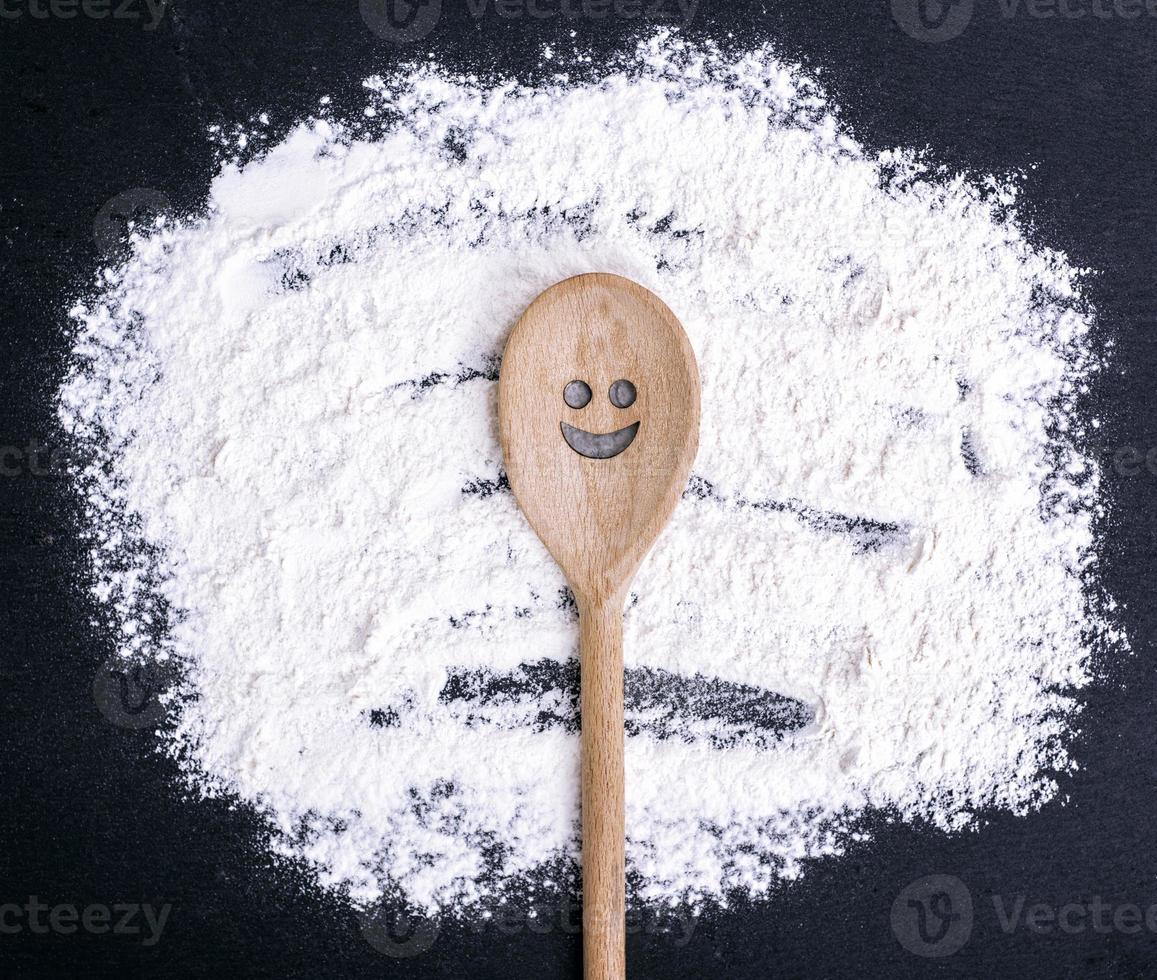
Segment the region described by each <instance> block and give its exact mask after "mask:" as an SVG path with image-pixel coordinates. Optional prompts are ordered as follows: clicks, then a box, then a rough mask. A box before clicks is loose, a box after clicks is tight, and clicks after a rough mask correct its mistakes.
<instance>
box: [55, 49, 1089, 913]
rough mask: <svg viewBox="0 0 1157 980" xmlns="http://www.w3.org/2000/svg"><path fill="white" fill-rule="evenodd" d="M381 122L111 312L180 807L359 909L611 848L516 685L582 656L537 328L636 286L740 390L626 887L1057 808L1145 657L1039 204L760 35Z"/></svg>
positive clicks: (497, 879) (108, 487)
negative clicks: (552, 506)
mask: <svg viewBox="0 0 1157 980" xmlns="http://www.w3.org/2000/svg"><path fill="white" fill-rule="evenodd" d="M367 90H368V94H367V98H368V99H369V100H370V108H369V110H368V111H367V114H366V115H367V117H372V126H373V127H374V129H373V132H372V134H371V133H367V132H366V131H365V130H364V129H358V130H354V129H351V128H349V127H348V126H344V125H342V124H340V123H338V122H336V121H333V120H329V121H325V120H316V119H314V120H310V121H307V122H304V123H302V124H301V125H299V126H298V127H297V128H296V129H294V130H293V131H292V133H291V134H290V135H289V136H288V138H286V139H285V140H284V141H283V142H282V143H280V144H279V145H276V146H272V147H269V148H268V149H267V150H266V151H265V152H263V153H261V154H259V155H258V156H257V158H256V159H254V160H253V161H251V162H249V163H247V164H245V165H244V166H242V165H240V164H237V163H226V164H224V165H223V166H222V169H221V171H220V173H219V175H218V176H217V177H216V179H215V181H214V183H213V186H212V193H211V199H210V201H209V205H208V208H207V211H206V213H205V214H204V215H203V216H201V217H196V218H190V219H188V220H184V221H177V222H169V223H168V224H166V225H164V226H163V227H160V228H157V229H152V230H151V231H150V233H149V234H147V235H141V236H139V237H137V238H136V240H135V241H134V244H133V249H132V253H131V255H130V257H129V258H128V259H127V261H126V262H124V263H123V264H122V265H120V266H119V267H117V268H115V269H110V270H106V271H105V272H104V274H103V275H102V277H101V279H100V281H99V284H98V286H97V288H96V289H95V290H94V291H93V292H92V293H91V294H90V295H89V296H88V297H87V298H86V300H85V301H84V302H83V304H81V305H79V306H78V307H77V308H76V309H75V310H74V316H75V317H76V319H77V321H78V327H77V340H76V365H75V368H74V370H73V372H72V374H71V376H70V377H69V379H68V381H67V383H66V385H65V387H64V389H63V391H62V394H61V402H60V404H61V408H60V412H61V418H62V420H63V422H64V424H65V426H66V427H67V428H68V429H69V430H70V431H72V432H74V433H75V434H76V436H77V438H78V439H79V440H80V441H81V443H82V444H83V445H85V446H87V448H88V451H89V452H90V453H91V454H92V465H91V466H87V467H86V468H84V470H83V472H80V473H78V484H79V485H80V486H81V487H82V492H83V493H84V495H85V499H86V501H87V507H88V512H89V515H90V519H91V525H92V534H93V551H92V556H93V563H94V564H93V574H94V579H95V582H96V590H97V594H98V596H99V598H100V599H101V600H102V602H103V603H104V604H105V605H106V606H107V607H108V609H109V612H110V615H111V616H112V617H113V621H114V622H115V624H116V626H117V628H118V629H119V630H120V632H121V634H122V635H123V654H124V656H126V657H139V658H153V659H155V658H162V659H163V658H172V660H173V662H176V663H179V664H180V665H181V677H182V681H181V689H180V690H179V691H178V692H176V694H175V695H174V697H173V698H172V702H171V715H172V722H171V724H170V725H169V726H167V728H166V729H165V731H164V732H163V735H162V737H163V740H164V745H165V746H166V748H167V749H168V751H170V752H171V753H172V755H173V756H174V757H175V758H176V759H178V760H179V761H180V764H181V766H182V768H183V770H184V771H185V772H186V774H187V778H188V780H189V781H190V784H191V785H193V786H194V787H196V788H198V789H199V790H201V791H203V792H206V793H227V794H232V795H234V796H235V797H236V798H238V799H239V800H241V801H245V802H247V803H249V804H252V805H254V806H256V807H258V808H259V809H260V811H261V812H262V813H264V814H265V815H267V817H268V819H269V821H270V824H271V826H272V827H273V828H274V834H273V840H274V846H275V847H276V848H278V849H279V850H280V851H282V852H283V853H285V854H287V855H291V856H293V857H297V858H302V859H305V860H306V861H308V862H309V863H311V865H312V866H313V867H315V868H316V870H317V873H318V876H319V878H320V881H321V882H322V883H323V884H324V885H326V886H330V887H339V888H348V889H349V893H350V895H351V896H352V897H353V898H354V900H356V901H359V902H369V901H372V900H374V899H375V898H376V897H378V896H379V895H381V894H382V893H383V892H384V891H393V890H400V892H401V893H402V894H404V895H405V897H406V898H407V899H408V900H410V901H411V902H413V903H415V904H416V905H420V906H424V907H428V908H449V907H455V908H459V909H460V908H463V907H469V906H471V905H472V904H473V903H476V902H477V901H479V900H481V899H482V898H484V897H485V896H488V895H493V894H495V893H496V892H497V891H500V890H501V889H502V888H503V887H504V885H506V886H508V885H509V884H510V883H511V882H512V881H525V880H528V879H530V880H540V879H541V876H542V875H543V874H547V872H544V871H542V870H541V869H543V868H555V869H558V868H561V867H565V866H566V863H567V861H568V859H572V858H573V859H576V860H577V854H578V785H579V783H578V739H577V736H576V734H575V723H574V704H573V692H572V691H571V690H570V689H569V687H568V686H567V685H562V684H560V685H558V686H555V687H551V686H550V685H549V684H547V685H546V686H545V687H542V686H541V685H540V687H539V688H535V687H534V685H533V684H529V683H525V684H522V686H521V687H519V684H518V683H514V686H513V688H512V689H508V690H506V693H504V694H503V693H494V692H493V691H492V692H491V693H490V694H489V695H487V694H486V693H485V692H482V693H479V690H478V689H481V688H484V687H486V684H487V683H488V682H485V681H484V680H483V681H479V680H478V679H479V678H483V679H485V678H502V677H506V678H507V679H510V678H513V679H514V680H515V681H516V682H517V681H518V679H519V678H521V679H522V680H524V681H525V680H526V679H527V678H531V677H538V676H541V671H542V670H544V669H546V668H545V667H544V664H545V665H546V666H549V665H550V664H551V663H561V662H569V661H570V660H571V658H574V657H575V656H576V644H577V626H576V620H575V613H574V609H573V605H572V604H571V602H569V601H568V594H567V592H566V590H565V582H564V580H563V579H562V577H561V575H560V573H559V571H558V570H557V568H556V567H555V566H554V564H553V563H552V562H551V561H550V559H549V557H548V556H547V554H546V553H545V551H544V550H543V548H542V546H541V545H540V544H539V542H538V540H537V539H536V538H535V536H534V534H533V533H532V532H531V531H530V530H529V528H528V527H527V525H526V523H525V521H524V520H523V518H522V517H521V515H520V514H519V512H518V511H517V509H516V506H515V503H514V500H513V498H512V496H511V495H510V493H509V490H508V489H507V487H506V485H505V479H504V476H503V473H502V469H501V453H500V450H499V447H498V443H497V439H496V425H495V393H496V384H495V382H496V378H497V371H498V363H499V356H500V353H501V350H502V345H503V341H504V338H505V336H506V334H507V332H508V330H509V329H510V327H511V325H512V324H513V322H514V321H515V320H516V319H517V317H518V316H519V314H520V313H521V312H522V310H523V309H524V308H525V306H526V305H527V304H528V303H529V301H530V300H531V299H532V298H533V297H534V296H535V295H536V294H538V293H539V292H540V291H541V290H543V289H545V288H546V287H547V286H549V285H551V284H552V283H554V282H556V281H558V280H560V279H563V278H565V277H567V276H570V275H574V274H577V273H581V272H588V271H592V270H602V271H608V272H614V273H619V274H621V275H625V276H628V277H630V278H633V279H636V280H638V281H639V282H641V283H643V284H644V285H646V286H647V287H648V288H650V289H651V290H653V291H654V292H656V293H657V294H658V295H659V296H661V297H662V298H663V299H664V300H665V301H666V303H667V304H668V305H669V306H670V307H671V308H672V309H673V310H674V311H675V313H676V315H677V316H678V317H679V318H680V320H681V321H682V323H683V324H684V326H685V328H686V330H687V333H688V335H689V337H690V339H691V342H692V345H693V347H694V349H695V354H696V357H697V358H698V362H699V365H700V370H701V372H702V382H703V415H702V430H701V448H700V451H699V456H698V459H697V461H696V464H695V467H694V474H695V475H694V477H693V480H692V486H691V488H690V490H689V492H688V494H687V495H686V496H685V498H684V500H683V501H682V503H681V504H680V506H679V507H678V508H677V509H676V512H675V515H674V517H673V520H672V523H671V525H670V527H669V528H668V530H667V532H666V533H665V534H664V535H663V536H662V537H661V539H660V540H659V542H658V544H657V546H656V547H655V549H654V551H653V553H652V554H651V555H650V557H649V558H648V559H647V560H646V561H645V563H644V565H643V567H642V569H641V570H640V572H639V575H638V577H637V579H636V580H635V584H634V591H633V597H632V601H631V603H630V604H629V607H628V609H627V611H626V619H625V624H626V625H625V631H626V632H625V643H626V659H627V662H628V665H629V666H630V668H632V669H633V670H636V671H638V670H642V669H644V668H650V669H652V670H654V671H661V672H666V674H667V675H670V676H678V677H681V678H682V679H683V691H684V695H685V697H684V701H686V704H682V705H681V706H674V707H672V708H670V709H669V710H667V711H666V715H665V717H666V721H665V724H666V731H667V733H668V734H669V733H670V732H675V733H677V734H676V735H675V736H673V737H666V738H664V737H660V736H661V734H662V732H660V733H659V734H656V730H655V729H654V728H653V726H652V727H651V728H649V727H648V725H647V724H646V722H647V720H648V717H649V718H650V719H651V720H652V721H654V720H655V718H656V717H658V718H659V719H660V720H662V718H663V717H664V712H665V710H666V709H664V707H663V704H662V700H661V698H652V699H651V700H650V701H648V702H647V704H646V705H644V706H640V705H635V708H634V710H635V712H636V718H635V721H636V723H637V728H638V730H637V733H636V734H634V735H632V737H630V738H629V739H628V748H627V786H628V790H627V810H628V812H627V825H628V835H629V842H628V861H629V866H630V872H631V875H632V901H634V902H659V903H670V902H682V901H693V902H694V901H702V900H704V899H709V898H719V899H723V900H725V899H726V896H727V895H728V894H729V893H731V892H732V891H733V890H739V891H741V892H744V893H748V894H759V893H764V892H766V891H767V890H768V889H770V888H771V887H772V886H773V885H774V884H775V883H776V881H778V880H780V879H783V878H787V877H794V876H797V875H798V874H800V873H801V872H802V871H803V870H804V867H805V862H806V860H807V859H809V858H813V857H817V856H822V855H830V854H838V853H839V851H840V849H841V846H842V842H843V841H844V840H845V839H846V834H847V833H849V832H854V831H855V829H856V826H857V823H856V821H857V817H858V816H859V815H861V814H863V813H864V812H865V811H866V810H868V809H869V808H885V809H887V810H889V811H891V812H893V813H895V814H897V815H899V816H900V817H902V818H904V819H919V818H922V819H926V820H929V821H932V822H934V823H935V824H937V825H939V826H941V827H943V828H945V829H957V828H961V827H964V826H966V825H968V824H969V823H971V822H973V821H974V820H975V819H976V817H977V813H978V811H981V810H982V809H985V808H1000V809H1005V810H1009V811H1012V812H1014V813H1025V812H1027V811H1029V810H1031V809H1033V808H1035V807H1038V806H1040V805H1041V804H1042V803H1043V802H1045V801H1047V800H1048V799H1050V798H1051V797H1053V796H1054V795H1055V794H1056V793H1057V792H1058V786H1057V783H1056V781H1055V776H1056V774H1057V773H1058V772H1063V771H1065V770H1067V769H1069V768H1071V767H1072V766H1073V765H1074V762H1073V760H1072V758H1071V757H1070V755H1069V753H1068V752H1067V751H1066V734H1067V733H1068V732H1069V730H1070V728H1071V720H1072V717H1073V714H1074V712H1075V711H1076V709H1077V702H1076V700H1075V698H1074V692H1075V691H1076V690H1077V689H1078V688H1079V687H1080V686H1081V685H1082V684H1083V683H1085V682H1086V681H1087V679H1088V662H1089V658H1090V654H1091V652H1092V651H1093V649H1094V647H1095V645H1096V644H1097V643H1098V642H1101V641H1102V640H1104V639H1105V638H1106V637H1109V638H1111V632H1110V631H1109V629H1108V627H1107V626H1106V625H1105V624H1104V623H1103V622H1102V620H1101V618H1100V614H1099V613H1098V611H1097V610H1098V608H1099V607H1100V603H1099V602H1098V600H1096V599H1095V598H1094V597H1095V595H1096V593H1097V589H1096V582H1095V580H1094V578H1093V567H1094V545H1095V540H1094V537H1093V533H1092V523H1091V522H1092V519H1093V514H1094V512H1095V508H1096V494H1097V473H1096V470H1095V467H1094V466H1093V464H1092V463H1091V461H1090V460H1089V459H1087V458H1086V457H1085V456H1084V455H1083V454H1082V452H1081V450H1080V446H1081V444H1082V441H1083V440H1084V438H1085V437H1086V431H1085V424H1086V423H1085V422H1083V421H1082V420H1081V416H1080V414H1079V413H1078V411H1077V406H1076V399H1077V398H1078V397H1079V393H1080V389H1081V386H1082V383H1083V381H1082V379H1083V378H1084V377H1085V376H1086V375H1087V374H1088V373H1089V372H1090V371H1091V370H1093V369H1094V368H1095V365H1096V358H1095V357H1094V356H1092V355H1091V354H1090V352H1089V351H1088V341H1087V336H1088V330H1089V326H1090V319H1089V314H1088V313H1087V311H1085V308H1084V307H1083V306H1082V304H1081V303H1080V301H1079V296H1078V294H1077V285H1076V278H1077V273H1076V272H1075V271H1074V270H1073V269H1072V268H1071V267H1070V266H1069V265H1068V264H1067V263H1066V261H1065V259H1064V257H1063V256H1061V255H1058V254H1055V253H1051V252H1047V251H1043V250H1040V249H1037V248H1034V247H1033V246H1031V245H1030V244H1029V243H1028V242H1027V241H1026V239H1025V237H1024V234H1023V232H1022V230H1021V228H1020V227H1019V226H1018V224H1017V222H1016V220H1015V216H1014V214H1013V210H1012V208H1013V203H1014V202H1013V197H1014V192H1013V190H1011V189H1010V188H1009V187H1008V186H1005V185H1004V184H1002V183H1001V182H999V181H996V180H988V181H984V182H975V181H970V180H966V179H963V178H958V177H948V176H945V175H935V174H926V173H925V172H924V170H923V168H922V167H921V165H920V163H919V161H918V159H917V157H916V156H915V155H913V154H911V153H908V152H901V151H895V152H890V153H885V154H883V155H878V156H877V155H869V154H867V153H866V152H865V151H863V150H862V149H861V148H860V147H859V146H858V144H857V143H856V142H855V141H854V140H853V139H852V138H851V137H850V136H849V135H848V134H847V133H846V132H844V131H843V130H842V129H841V127H840V125H839V123H838V122H837V121H836V120H835V119H834V118H833V117H832V115H831V114H830V110H829V109H828V107H827V106H826V104H825V101H824V97H823V93H822V92H821V91H820V90H819V89H818V87H817V86H816V85H815V84H814V83H812V82H811V81H809V80H808V79H806V78H804V77H802V76H801V75H800V73H799V72H798V70H796V69H793V68H792V67H790V66H787V65H784V64H782V63H780V62H778V61H777V60H776V59H775V57H774V55H773V54H772V53H771V52H770V51H768V50H760V51H757V52H754V53H751V54H748V55H745V56H740V57H729V56H723V55H720V54H718V53H713V52H710V51H703V50H701V49H695V48H690V47H685V46H683V45H681V44H679V43H676V42H675V41H674V40H673V39H672V38H671V37H669V36H666V35H660V36H658V37H656V38H654V39H652V40H650V41H648V42H646V43H644V44H643V45H641V46H640V49H639V51H638V53H637V55H636V56H634V57H632V58H631V59H629V63H624V64H622V65H619V66H618V67H615V68H614V69H612V70H610V71H609V72H608V73H607V74H605V75H604V76H603V77H602V78H601V79H600V80H598V81H596V82H586V81H584V82H574V81H568V80H567V79H565V78H563V77H561V76H560V77H559V79H558V80H557V81H556V82H554V83H551V84H549V85H545V86H544V87H540V88H536V89H528V88H522V87H518V86H516V85H513V84H509V85H498V86H488V85H483V84H481V83H479V82H477V81H473V80H470V79H463V78H457V77H451V76H449V75H447V74H445V73H443V72H441V71H439V70H438V69H437V68H432V67H422V68H416V69H413V70H411V71H408V72H405V73H402V74H400V75H398V76H396V77H391V78H386V79H382V78H376V79H372V80H370V81H369V82H367ZM363 125H364V124H362V123H359V124H358V126H359V127H361V126H363ZM559 676H565V677H568V678H572V677H573V674H567V673H566V672H565V671H564V672H562V673H560V674H559ZM471 679H473V680H471ZM471 684H474V688H475V689H471ZM720 684H722V685H733V686H734V687H733V688H729V689H735V690H745V691H751V690H755V691H757V692H759V691H761V692H777V693H779V694H782V695H785V696H788V697H791V698H795V699H798V700H799V701H800V702H802V703H803V704H804V705H806V706H807V707H808V711H809V712H810V713H812V714H813V715H814V718H813V720H812V721H811V723H810V724H808V725H806V726H804V727H802V728H798V729H797V730H793V731H786V732H781V733H779V734H778V735H775V736H774V737H770V736H767V733H764V734H763V736H760V734H759V733H758V732H755V731H754V730H753V729H750V728H748V729H745V728H744V727H743V726H742V725H741V724H735V723H733V722H729V721H726V720H720V719H719V718H718V717H715V716H712V715H711V713H710V712H706V713H705V712H703V711H698V710H697V709H696V707H695V700H696V693H695V692H696V691H697V690H700V691H707V690H709V689H712V690H714V689H716V688H717V687H718V685H720ZM713 685H715V687H713ZM499 686H501V685H499ZM455 691H457V693H455ZM472 691H473V693H472ZM687 692H690V693H687ZM560 719H561V720H560ZM780 736H782V737H780ZM536 874H537V875H538V876H539V879H535V875H536Z"/></svg>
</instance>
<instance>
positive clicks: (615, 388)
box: [559, 378, 639, 459]
mask: <svg viewBox="0 0 1157 980" xmlns="http://www.w3.org/2000/svg"><path fill="white" fill-rule="evenodd" d="M591 397H592V393H591V386H590V385H588V384H587V383H586V382H585V381H581V380H578V379H576V380H574V381H572V382H570V383H569V384H568V385H567V386H566V387H565V388H564V389H563V392H562V400H563V401H564V402H566V403H567V405H568V406H570V407H571V408H574V409H584V408H586V407H587V405H589V404H590V403H591ZM636 397H637V392H636V390H635V386H634V384H632V383H631V382H630V381H628V380H627V379H626V378H619V380H618V381H616V382H615V383H614V384H613V385H611V388H610V391H608V392H607V398H608V399H609V400H610V402H611V404H612V405H614V406H615V408H622V409H626V408H630V407H631V406H632V405H634V404H635V398H636ZM559 425H560V426H561V427H562V437H563V438H564V439H565V440H566V444H567V445H568V446H570V448H571V449H573V450H574V451H575V452H576V453H578V454H579V455H580V456H585V457H586V458H587V459H611V458H613V457H615V456H618V455H619V453H621V452H622V451H623V450H624V449H626V448H627V447H628V446H629V445H630V444H631V443H632V442H634V441H635V436H636V435H638V432H639V422H638V421H635V422H632V423H631V424H630V425H626V426H624V427H623V428H621V429H616V430H615V431H614V432H605V433H601V434H600V433H596V432H587V431H586V429H578V428H576V427H575V426H573V425H568V424H567V423H566V422H560V423H559Z"/></svg>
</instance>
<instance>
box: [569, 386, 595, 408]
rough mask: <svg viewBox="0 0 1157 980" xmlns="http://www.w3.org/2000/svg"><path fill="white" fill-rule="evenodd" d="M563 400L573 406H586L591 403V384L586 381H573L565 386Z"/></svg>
mask: <svg viewBox="0 0 1157 980" xmlns="http://www.w3.org/2000/svg"><path fill="white" fill-rule="evenodd" d="M562 400H563V401H564V402H566V403H567V404H568V405H569V406H570V407H571V408H586V407H587V406H588V405H589V404H590V403H591V386H590V385H589V384H587V383H586V382H585V381H572V382H571V383H570V384H568V385H567V386H566V387H565V388H563V390H562Z"/></svg>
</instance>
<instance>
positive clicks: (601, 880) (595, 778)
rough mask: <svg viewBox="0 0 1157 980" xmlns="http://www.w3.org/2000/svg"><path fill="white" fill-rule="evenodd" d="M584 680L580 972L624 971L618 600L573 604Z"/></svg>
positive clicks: (601, 979) (608, 976)
mask: <svg viewBox="0 0 1157 980" xmlns="http://www.w3.org/2000/svg"><path fill="white" fill-rule="evenodd" d="M579 634H580V635H579V646H580V656H581V660H580V664H581V674H580V676H581V684H582V820H583V826H582V841H583V976H584V978H585V980H624V978H625V977H626V971H627V966H626V957H627V953H626V917H625V908H624V901H625V899H624V893H625V890H626V878H625V868H624V854H623V851H624V835H625V818H624V813H623V605H622V600H621V598H620V597H618V596H612V597H611V598H609V599H603V600H602V601H601V602H598V603H581V604H580V606H579Z"/></svg>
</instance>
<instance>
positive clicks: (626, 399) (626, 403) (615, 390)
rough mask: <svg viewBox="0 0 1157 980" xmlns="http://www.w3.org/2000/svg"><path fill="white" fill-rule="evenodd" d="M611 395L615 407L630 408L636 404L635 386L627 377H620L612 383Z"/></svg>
mask: <svg viewBox="0 0 1157 980" xmlns="http://www.w3.org/2000/svg"><path fill="white" fill-rule="evenodd" d="M610 397H611V404H612V405H614V406H615V408H630V407H631V406H632V405H634V404H635V386H634V385H633V384H631V382H629V381H628V380H627V379H626V378H619V380H618V381H616V382H615V383H614V384H613V385H611V391H610Z"/></svg>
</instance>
